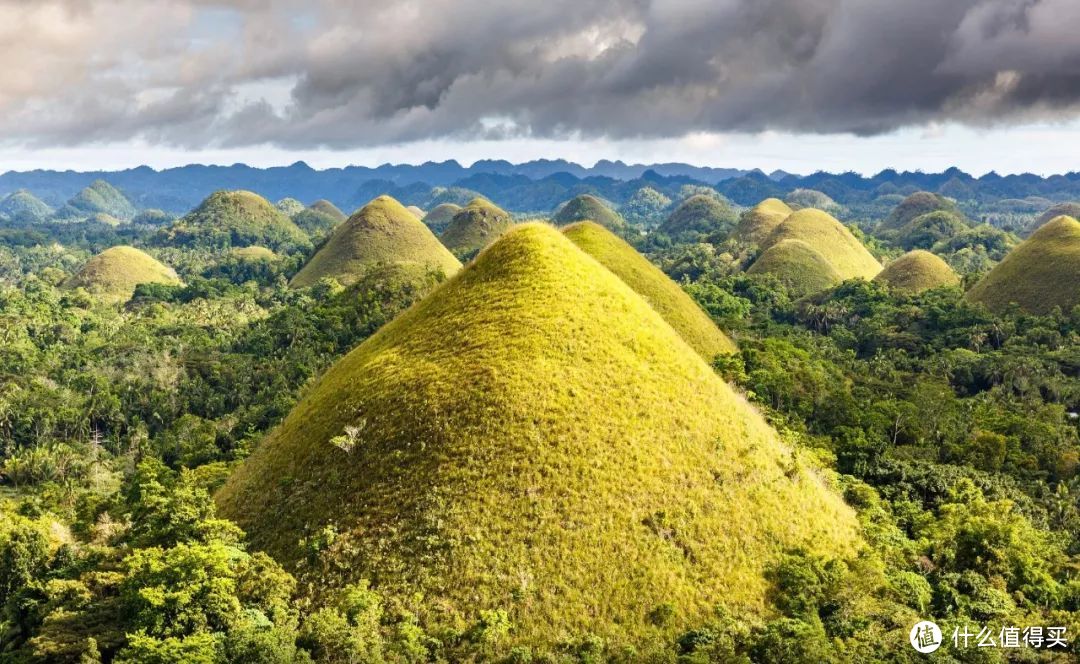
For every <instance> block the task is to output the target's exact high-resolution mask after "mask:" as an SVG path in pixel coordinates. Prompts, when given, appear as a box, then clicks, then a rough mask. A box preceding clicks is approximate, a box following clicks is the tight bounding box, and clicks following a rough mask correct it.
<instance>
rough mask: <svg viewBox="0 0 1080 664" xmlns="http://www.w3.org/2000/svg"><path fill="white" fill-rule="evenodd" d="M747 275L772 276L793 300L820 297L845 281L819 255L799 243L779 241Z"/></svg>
mask: <svg viewBox="0 0 1080 664" xmlns="http://www.w3.org/2000/svg"><path fill="white" fill-rule="evenodd" d="M746 273H747V274H771V275H773V276H774V277H776V278H777V279H778V280H779V281H780V283H782V284H784V285H785V286H787V289H788V290H789V291H790V292H791V294H792V295H794V296H795V297H804V296H806V295H813V294H814V293H820V292H821V291H823V290H828V289H829V288H832V287H833V286H836V285H837V284H839V283H840V282H841V281H843V280H844V279H843V278H842V277H841V276H840V273H839V272H837V271H836V269H835V268H834V267H833V266H832V264H831V263H830V262H829V260H828V259H827V258H825V257H824V256H823V255H821V253H820V252H819V251H817V250H816V249H814V248H813V247H811V246H810V245H809V244H807V243H805V242H803V241H802V240H780V241H779V242H777V243H776V244H773V245H772V246H770V247H769V248H768V249H766V250H765V251H764V252H763V253H762V254H761V255H760V256H758V258H757V260H755V261H754V264H753V265H751V266H750V268H749V269H747V271H746Z"/></svg>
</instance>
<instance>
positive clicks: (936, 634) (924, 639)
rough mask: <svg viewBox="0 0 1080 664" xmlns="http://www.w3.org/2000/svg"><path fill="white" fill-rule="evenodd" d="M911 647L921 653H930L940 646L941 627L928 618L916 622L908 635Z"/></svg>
mask: <svg viewBox="0 0 1080 664" xmlns="http://www.w3.org/2000/svg"><path fill="white" fill-rule="evenodd" d="M908 640H909V641H911V647H912V648H914V649H915V650H918V651H919V652H921V653H932V652H934V651H935V650H937V649H938V648H940V647H941V628H939V627H938V626H937V625H935V624H934V623H932V622H930V621H929V620H924V621H922V622H921V623H916V624H915V626H914V627H912V628H911V634H909V635H908Z"/></svg>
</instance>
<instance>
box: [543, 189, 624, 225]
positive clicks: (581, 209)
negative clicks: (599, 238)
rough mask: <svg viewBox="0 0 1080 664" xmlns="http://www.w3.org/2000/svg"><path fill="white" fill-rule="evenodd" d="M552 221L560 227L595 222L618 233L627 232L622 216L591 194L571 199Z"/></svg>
mask: <svg viewBox="0 0 1080 664" xmlns="http://www.w3.org/2000/svg"><path fill="white" fill-rule="evenodd" d="M552 221H554V222H555V223H556V224H558V225H559V226H565V225H567V224H572V223H574V222H578V221H595V222H596V223H598V224H600V225H601V226H603V227H604V228H606V229H608V230H610V231H615V232H616V233H622V232H625V231H626V220H625V219H623V218H622V215H620V214H619V213H618V212H616V211H615V210H612V209H611V208H610V207H608V206H607V205H606V204H605V203H604V202H603V201H602V200H600V199H599V198H597V197H596V196H590V195H589V194H582V195H580V196H575V197H574V198H571V199H570V200H569V201H567V202H566V205H564V206H562V208H561V209H560V210H559V211H558V213H557V214H556V215H555V216H554V217H552Z"/></svg>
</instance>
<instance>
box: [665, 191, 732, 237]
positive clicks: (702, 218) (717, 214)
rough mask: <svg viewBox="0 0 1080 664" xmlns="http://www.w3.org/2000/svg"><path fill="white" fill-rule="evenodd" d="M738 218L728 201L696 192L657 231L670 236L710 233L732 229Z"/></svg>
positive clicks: (725, 231)
mask: <svg viewBox="0 0 1080 664" xmlns="http://www.w3.org/2000/svg"><path fill="white" fill-rule="evenodd" d="M736 223H738V218H737V216H736V214H735V211H734V210H733V209H731V206H730V205H728V204H727V202H726V201H722V200H719V199H718V198H716V197H715V196H709V195H708V194H694V195H693V196H691V197H690V198H687V199H686V200H685V201H683V202H682V203H680V204H679V206H678V207H677V208H675V209H674V210H673V211H672V212H671V214H670V215H668V218H667V219H665V220H664V223H662V224H660V227H659V228H657V231H658V232H660V233H663V234H665V235H668V236H670V237H674V238H677V237H682V236H684V235H686V234H697V235H710V234H715V233H727V232H729V231H731V230H732V229H733V228H734V227H735V224H736Z"/></svg>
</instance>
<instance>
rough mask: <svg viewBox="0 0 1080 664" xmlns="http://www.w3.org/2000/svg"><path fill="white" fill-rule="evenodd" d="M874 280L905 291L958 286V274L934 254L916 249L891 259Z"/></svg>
mask: <svg viewBox="0 0 1080 664" xmlns="http://www.w3.org/2000/svg"><path fill="white" fill-rule="evenodd" d="M874 281H879V282H881V283H883V284H886V285H888V286H889V288H892V289H894V290H898V291H902V292H905V293H921V292H923V291H925V290H929V289H931V288H940V287H942V286H959V285H960V276H959V275H958V274H956V272H954V271H953V269H952V268H951V267H949V264H948V263H946V262H945V261H943V260H942V259H941V258H940V257H939V256H937V255H936V254H932V253H930V252H929V251H924V250H922V249H916V250H915V251H909V252H908V253H906V254H904V255H903V256H901V257H900V258H897V259H896V260H894V261H891V262H890V263H889V264H888V265H886V266H885V269H884V270H882V271H881V272H880V273H879V274H878V275H877V276H876V277H874Z"/></svg>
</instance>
